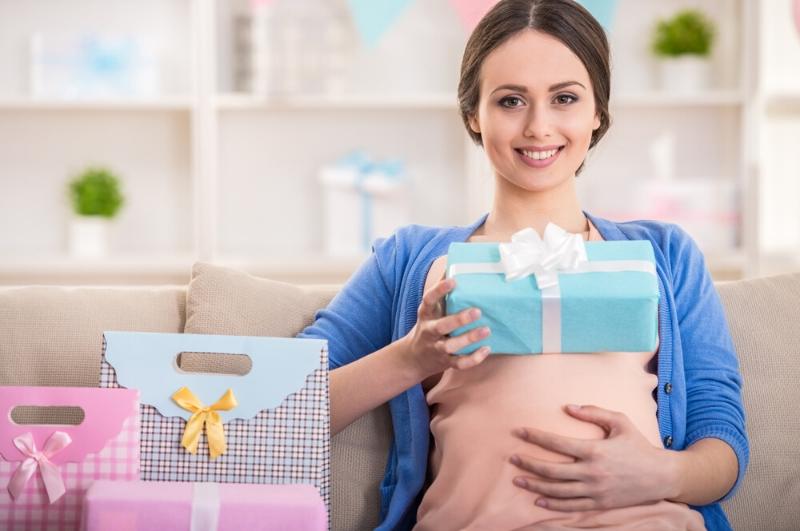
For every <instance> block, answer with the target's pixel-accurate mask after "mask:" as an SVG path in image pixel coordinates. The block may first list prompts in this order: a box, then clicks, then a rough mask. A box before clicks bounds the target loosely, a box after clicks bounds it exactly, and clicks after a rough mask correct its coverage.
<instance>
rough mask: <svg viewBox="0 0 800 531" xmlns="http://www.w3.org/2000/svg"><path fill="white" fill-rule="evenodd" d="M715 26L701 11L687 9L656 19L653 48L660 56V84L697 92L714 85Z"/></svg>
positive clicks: (683, 90)
mask: <svg viewBox="0 0 800 531" xmlns="http://www.w3.org/2000/svg"><path fill="white" fill-rule="evenodd" d="M715 35H716V28H715V26H714V23H713V22H712V21H711V19H709V18H708V17H707V16H706V15H705V14H703V13H702V12H701V11H698V10H695V9H685V10H682V11H679V12H677V13H676V14H675V15H674V16H672V17H671V18H668V19H662V20H659V21H658V22H657V23H656V26H655V29H654V32H653V40H652V51H653V53H654V54H655V56H656V57H657V58H658V59H659V64H660V74H661V75H660V77H661V86H662V88H664V89H665V90H668V91H673V92H683V93H686V92H696V91H698V90H703V89H707V88H708V87H709V86H710V85H711V61H710V59H709V58H710V55H711V49H712V47H713V44H714V38H715Z"/></svg>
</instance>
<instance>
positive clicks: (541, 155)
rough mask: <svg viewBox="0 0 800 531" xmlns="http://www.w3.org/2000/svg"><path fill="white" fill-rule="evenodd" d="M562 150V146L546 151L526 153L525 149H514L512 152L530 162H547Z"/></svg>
mask: <svg viewBox="0 0 800 531" xmlns="http://www.w3.org/2000/svg"><path fill="white" fill-rule="evenodd" d="M562 149H564V146H560V147H558V148H556V149H550V150H547V151H528V150H527V149H515V150H514V151H516V152H517V153H519V154H521V155H523V156H525V157H527V158H529V159H531V160H548V159H551V158H553V157H555V156H556V154H558V153H559V152H560V151H561V150H562Z"/></svg>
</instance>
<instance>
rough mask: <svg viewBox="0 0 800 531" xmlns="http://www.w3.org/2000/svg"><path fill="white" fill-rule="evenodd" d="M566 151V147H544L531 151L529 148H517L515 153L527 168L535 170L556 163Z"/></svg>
mask: <svg viewBox="0 0 800 531" xmlns="http://www.w3.org/2000/svg"><path fill="white" fill-rule="evenodd" d="M563 150H564V146H552V147H551V146H543V147H536V148H535V149H534V150H529V149H527V148H515V149H514V151H516V152H517V154H518V155H519V157H520V160H522V162H523V163H525V164H526V165H527V166H531V167H533V168H544V167H546V166H549V165H550V164H552V163H553V162H555V161H556V160H557V159H558V157H559V155H560V154H561V152H562V151H563Z"/></svg>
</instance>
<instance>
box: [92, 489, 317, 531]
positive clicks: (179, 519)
mask: <svg viewBox="0 0 800 531" xmlns="http://www.w3.org/2000/svg"><path fill="white" fill-rule="evenodd" d="M83 515H84V520H83V521H84V525H83V530H84V531H105V530H108V529H114V530H116V531H150V530H151V529H160V530H172V529H176V530H177V529H202V530H206V531H238V530H240V529H247V530H248V531H258V530H264V531H266V530H270V531H288V530H293V529H294V530H298V531H300V530H303V531H306V530H307V531H317V530H319V531H324V530H326V529H328V517H327V513H326V511H325V504H324V503H323V502H322V499H321V498H320V495H319V493H318V492H317V489H316V488H314V487H313V486H312V485H304V484H293V485H253V484H251V485H247V484H235V483H234V484H231V483H222V484H219V483H186V482H159V481H147V482H144V481H132V482H127V481H126V482H123V481H98V482H95V483H94V484H93V485H92V486H91V488H89V491H88V492H87V493H86V498H85V500H84V510H83Z"/></svg>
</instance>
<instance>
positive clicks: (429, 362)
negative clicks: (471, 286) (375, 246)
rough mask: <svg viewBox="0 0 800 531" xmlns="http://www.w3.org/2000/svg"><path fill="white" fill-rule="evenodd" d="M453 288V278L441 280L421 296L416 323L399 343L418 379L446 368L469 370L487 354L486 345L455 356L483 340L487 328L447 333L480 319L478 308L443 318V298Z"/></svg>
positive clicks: (454, 284)
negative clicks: (451, 334) (403, 344)
mask: <svg viewBox="0 0 800 531" xmlns="http://www.w3.org/2000/svg"><path fill="white" fill-rule="evenodd" d="M455 286H456V281H455V279H452V278H448V279H443V280H440V281H439V282H438V283H437V284H435V285H434V286H433V287H432V288H431V289H429V290H428V291H427V292H425V294H424V295H423V296H422V303H421V304H420V305H419V309H418V310H417V324H415V325H414V328H412V329H411V331H410V332H409V333H408V335H406V336H405V337H404V338H403V339H401V341H403V342H404V343H405V346H406V352H407V355H408V361H409V362H410V363H411V364H412V365H413V368H414V369H415V370H417V371H419V376H420V380H424V379H425V378H427V377H428V376H431V375H433V374H438V373H440V372H442V371H444V370H445V369H450V368H455V369H469V368H471V367H475V366H476V365H478V364H479V363H481V362H482V361H483V360H485V359H486V357H487V356H488V355H489V352H490V350H491V349H490V348H489V346H488V345H487V346H483V347H481V348H479V349H477V350H476V351H474V352H472V353H471V354H469V355H456V354H455V353H456V352H458V351H460V350H461V349H463V348H465V347H468V346H469V345H471V344H473V343H476V342H478V341H481V340H483V339H486V338H487V337H489V334H490V333H491V331H490V330H489V327H486V326H483V327H478V328H475V329H473V330H470V331H468V332H465V333H463V334H460V335H458V336H453V337H450V336H449V334H450V333H451V332H453V331H454V330H456V329H457V328H460V327H462V326H464V325H467V324H469V323H472V322H474V321H475V320H477V319H479V318H480V316H481V311H480V310H479V309H478V308H467V309H465V310H462V311H460V312H458V313H456V314H453V315H444V298H445V296H446V295H447V294H448V293H450V292H451V291H452V290H453V288H455Z"/></svg>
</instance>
